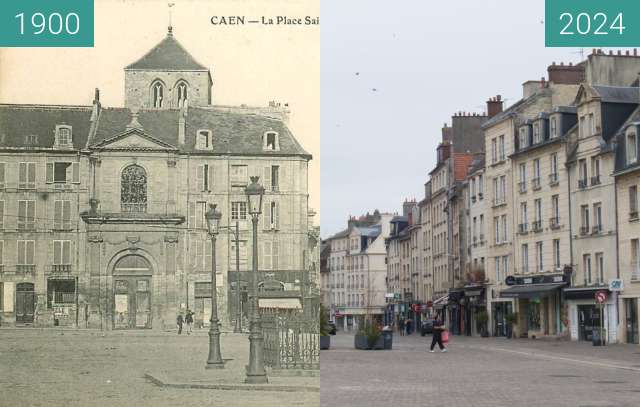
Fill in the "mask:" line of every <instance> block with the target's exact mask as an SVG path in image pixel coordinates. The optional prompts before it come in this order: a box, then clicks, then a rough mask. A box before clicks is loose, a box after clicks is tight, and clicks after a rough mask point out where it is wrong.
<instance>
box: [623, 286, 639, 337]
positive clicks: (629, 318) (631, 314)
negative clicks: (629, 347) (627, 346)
mask: <svg viewBox="0 0 640 407" xmlns="http://www.w3.org/2000/svg"><path fill="white" fill-rule="evenodd" d="M639 305H640V301H639V299H638V298H637V297H635V298H622V309H623V312H624V321H623V323H624V342H625V343H635V344H638V343H640V340H639V339H640V338H639V335H638V322H639V321H638V315H639V314H640V312H639Z"/></svg>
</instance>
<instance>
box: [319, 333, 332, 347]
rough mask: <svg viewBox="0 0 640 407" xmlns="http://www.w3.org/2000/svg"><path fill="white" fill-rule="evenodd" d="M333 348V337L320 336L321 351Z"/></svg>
mask: <svg viewBox="0 0 640 407" xmlns="http://www.w3.org/2000/svg"><path fill="white" fill-rule="evenodd" d="M330 346H331V337H330V336H322V335H320V349H323V350H327V349H329V347H330Z"/></svg>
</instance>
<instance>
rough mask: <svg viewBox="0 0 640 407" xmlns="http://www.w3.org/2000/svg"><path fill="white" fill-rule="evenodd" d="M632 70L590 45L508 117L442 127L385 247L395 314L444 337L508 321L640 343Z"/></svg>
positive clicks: (537, 332)
mask: <svg viewBox="0 0 640 407" xmlns="http://www.w3.org/2000/svg"><path fill="white" fill-rule="evenodd" d="M639 71H640V57H638V55H637V53H636V52H635V51H634V52H633V53H630V52H626V53H621V52H619V53H617V54H613V53H611V52H610V53H604V52H602V51H601V50H594V51H593V53H592V54H590V55H589V56H588V58H587V59H586V60H585V61H583V62H581V63H579V64H577V65H573V64H569V65H564V64H560V65H557V64H555V63H554V64H552V65H550V66H549V67H548V79H546V78H542V79H541V80H538V81H527V82H525V83H524V84H523V94H522V98H521V99H520V100H519V101H517V102H515V103H513V104H512V105H511V106H510V107H508V108H507V109H506V110H503V100H502V99H501V97H500V96H497V97H494V98H491V99H490V100H489V101H488V102H487V114H486V115H473V114H471V115H469V114H457V115H455V116H454V117H453V120H452V126H451V127H448V126H446V125H445V127H444V128H443V130H442V142H441V143H440V144H439V146H438V148H437V164H436V166H435V168H434V169H433V170H432V171H430V173H429V179H428V181H427V182H426V183H425V197H424V199H423V200H421V201H420V202H418V203H415V202H411V201H408V202H405V207H404V213H403V215H404V216H401V217H397V218H396V219H394V220H393V221H392V228H391V234H390V237H389V238H388V239H387V297H388V298H387V303H392V304H393V313H394V314H395V317H396V318H397V317H402V318H406V317H409V318H414V319H415V320H416V323H417V322H418V321H419V319H420V318H423V317H425V316H426V315H433V314H434V313H436V312H437V313H440V314H441V315H443V317H444V318H445V320H446V321H447V324H448V325H449V329H450V330H451V332H453V333H454V334H466V335H475V334H480V333H481V331H486V332H487V333H488V334H490V335H495V336H505V335H507V334H509V333H511V332H510V329H509V326H508V323H507V321H508V320H509V319H511V318H515V319H516V322H515V324H514V325H513V330H512V331H513V334H514V335H517V336H522V337H543V336H552V337H561V336H565V337H570V338H571V339H574V340H591V338H592V334H593V330H594V329H597V328H599V327H600V326H603V327H604V328H605V329H606V331H607V332H606V335H607V339H608V340H609V341H610V342H616V341H619V342H628V343H638V326H639V324H640V321H639V314H640V308H639V297H640V243H639V242H640V220H639V217H638V200H639V195H638V189H639V188H640V185H639V184H640V162H639V157H638V156H639V155H640V150H639V146H638V144H639V143H638V136H637V134H638V130H639V129H640V88H639V80H638V72H639ZM414 248H417V250H412V249H414ZM597 292H604V293H605V294H606V301H605V303H604V305H598V304H596V300H595V294H596V293H597ZM485 313H486V314H485ZM480 314H485V315H486V317H487V318H488V323H487V324H486V326H479V324H477V319H478V316H479V315H480Z"/></svg>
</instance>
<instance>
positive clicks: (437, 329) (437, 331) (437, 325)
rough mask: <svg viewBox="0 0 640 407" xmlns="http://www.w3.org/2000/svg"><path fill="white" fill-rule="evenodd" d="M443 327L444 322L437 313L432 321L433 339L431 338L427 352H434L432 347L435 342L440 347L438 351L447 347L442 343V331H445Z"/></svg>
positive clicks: (445, 349) (442, 350)
mask: <svg viewBox="0 0 640 407" xmlns="http://www.w3.org/2000/svg"><path fill="white" fill-rule="evenodd" d="M445 329H446V327H445V326H444V322H443V321H442V319H441V318H440V316H439V315H438V316H437V317H436V320H435V321H434V323H433V339H432V340H431V349H429V352H431V353H433V352H435V351H434V350H433V348H435V346H436V343H437V344H438V346H439V347H440V352H446V351H447V348H445V346H444V344H443V343H442V333H443V332H444V331H445Z"/></svg>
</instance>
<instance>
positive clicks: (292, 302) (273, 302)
mask: <svg viewBox="0 0 640 407" xmlns="http://www.w3.org/2000/svg"><path fill="white" fill-rule="evenodd" d="M258 306H259V307H260V308H278V309H302V304H301V303H300V299H298V298H260V299H259V300H258ZM336 314H337V313H336Z"/></svg>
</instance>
